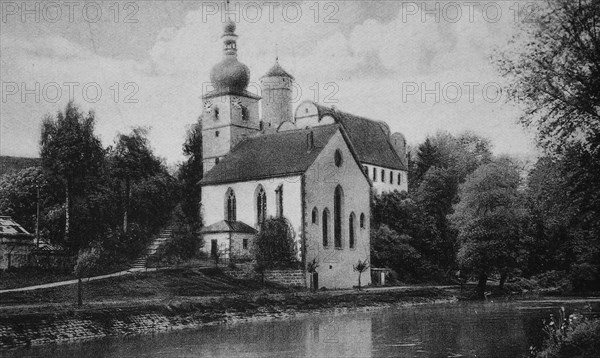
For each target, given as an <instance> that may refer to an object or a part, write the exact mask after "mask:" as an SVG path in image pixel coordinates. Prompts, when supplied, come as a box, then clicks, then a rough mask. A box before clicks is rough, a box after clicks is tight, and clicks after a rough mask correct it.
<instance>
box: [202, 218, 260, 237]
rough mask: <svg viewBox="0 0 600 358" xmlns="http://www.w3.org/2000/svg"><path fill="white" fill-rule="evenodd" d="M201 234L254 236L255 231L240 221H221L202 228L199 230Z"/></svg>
mask: <svg viewBox="0 0 600 358" xmlns="http://www.w3.org/2000/svg"><path fill="white" fill-rule="evenodd" d="M200 232H201V233H203V234H208V233H218V232H235V233H243V234H256V229H254V228H253V227H251V226H249V225H247V224H244V223H243V222H241V221H226V220H221V221H219V222H216V223H214V224H212V225H210V226H206V227H203V228H202V230H200Z"/></svg>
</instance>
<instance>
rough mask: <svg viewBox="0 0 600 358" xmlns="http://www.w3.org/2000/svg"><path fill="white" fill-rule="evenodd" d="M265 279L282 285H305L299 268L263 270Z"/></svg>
mask: <svg viewBox="0 0 600 358" xmlns="http://www.w3.org/2000/svg"><path fill="white" fill-rule="evenodd" d="M265 280H267V281H270V282H275V283H278V284H280V285H284V286H306V284H305V282H306V281H305V280H304V272H302V271H301V270H269V271H266V272H265Z"/></svg>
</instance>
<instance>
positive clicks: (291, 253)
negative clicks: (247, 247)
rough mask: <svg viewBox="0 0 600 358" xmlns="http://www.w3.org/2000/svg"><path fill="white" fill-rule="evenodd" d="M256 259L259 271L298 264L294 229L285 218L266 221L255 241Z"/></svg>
mask: <svg viewBox="0 0 600 358" xmlns="http://www.w3.org/2000/svg"><path fill="white" fill-rule="evenodd" d="M253 250H254V257H255V258H256V263H257V268H258V270H259V271H264V270H265V269H270V268H278V267H290V266H293V265H294V264H295V263H297V261H298V260H297V258H296V248H295V243H294V229H293V228H292V226H291V225H290V223H289V221H288V220H287V219H285V218H283V217H281V218H269V219H267V220H265V221H264V222H263V223H262V225H261V228H260V231H259V233H258V234H257V235H256V240H255V241H254V246H253Z"/></svg>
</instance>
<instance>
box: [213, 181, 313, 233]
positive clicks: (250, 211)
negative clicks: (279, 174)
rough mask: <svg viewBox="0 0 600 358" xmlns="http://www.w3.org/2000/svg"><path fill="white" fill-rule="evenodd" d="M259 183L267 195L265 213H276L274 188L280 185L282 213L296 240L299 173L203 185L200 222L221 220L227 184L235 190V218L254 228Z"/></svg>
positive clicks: (299, 215)
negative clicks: (294, 233)
mask: <svg viewBox="0 0 600 358" xmlns="http://www.w3.org/2000/svg"><path fill="white" fill-rule="evenodd" d="M259 184H260V185H262V186H263V188H264V189H265V193H266V195H267V217H269V216H273V217H275V216H276V214H277V212H276V207H277V206H276V194H275V190H276V189H277V188H278V187H279V186H280V185H283V216H284V217H286V218H287V219H288V220H289V221H290V223H291V224H292V226H293V228H294V230H295V231H296V239H297V240H299V237H300V231H301V228H302V207H301V201H300V200H301V183H300V176H289V177H283V178H269V179H262V180H252V181H247V182H239V183H229V184H217V185H209V186H203V187H202V211H203V221H204V225H205V226H208V225H212V224H214V223H216V222H219V221H221V220H225V193H226V192H227V189H228V188H231V189H233V191H234V192H235V198H236V208H237V213H236V219H237V221H241V222H243V223H245V224H247V225H249V226H252V227H255V228H258V227H257V225H256V224H257V223H256V202H255V193H256V188H257V187H258V185H259Z"/></svg>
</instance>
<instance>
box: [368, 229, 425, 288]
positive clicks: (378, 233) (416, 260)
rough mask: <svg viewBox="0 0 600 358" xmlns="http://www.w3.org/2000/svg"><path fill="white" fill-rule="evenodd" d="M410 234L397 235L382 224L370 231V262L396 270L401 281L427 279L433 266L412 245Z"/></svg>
mask: <svg viewBox="0 0 600 358" xmlns="http://www.w3.org/2000/svg"><path fill="white" fill-rule="evenodd" d="M414 241H415V240H414V239H413V238H411V237H410V236H408V235H406V234H403V235H399V234H398V233H397V232H396V231H394V230H392V229H390V228H389V227H388V226H387V225H385V224H383V225H381V226H380V227H378V228H377V229H373V230H372V231H371V263H372V264H373V265H374V266H375V267H387V268H390V269H392V270H394V272H396V273H397V274H398V275H399V276H400V278H401V279H402V280H403V281H408V282H411V281H421V280H424V279H429V278H431V276H432V272H434V275H435V271H436V270H435V268H433V267H432V265H431V263H429V261H428V259H427V258H426V257H423V255H422V254H421V253H420V252H419V251H418V250H417V249H416V248H415V247H414V246H413V245H412V243H413V242H414Z"/></svg>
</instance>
